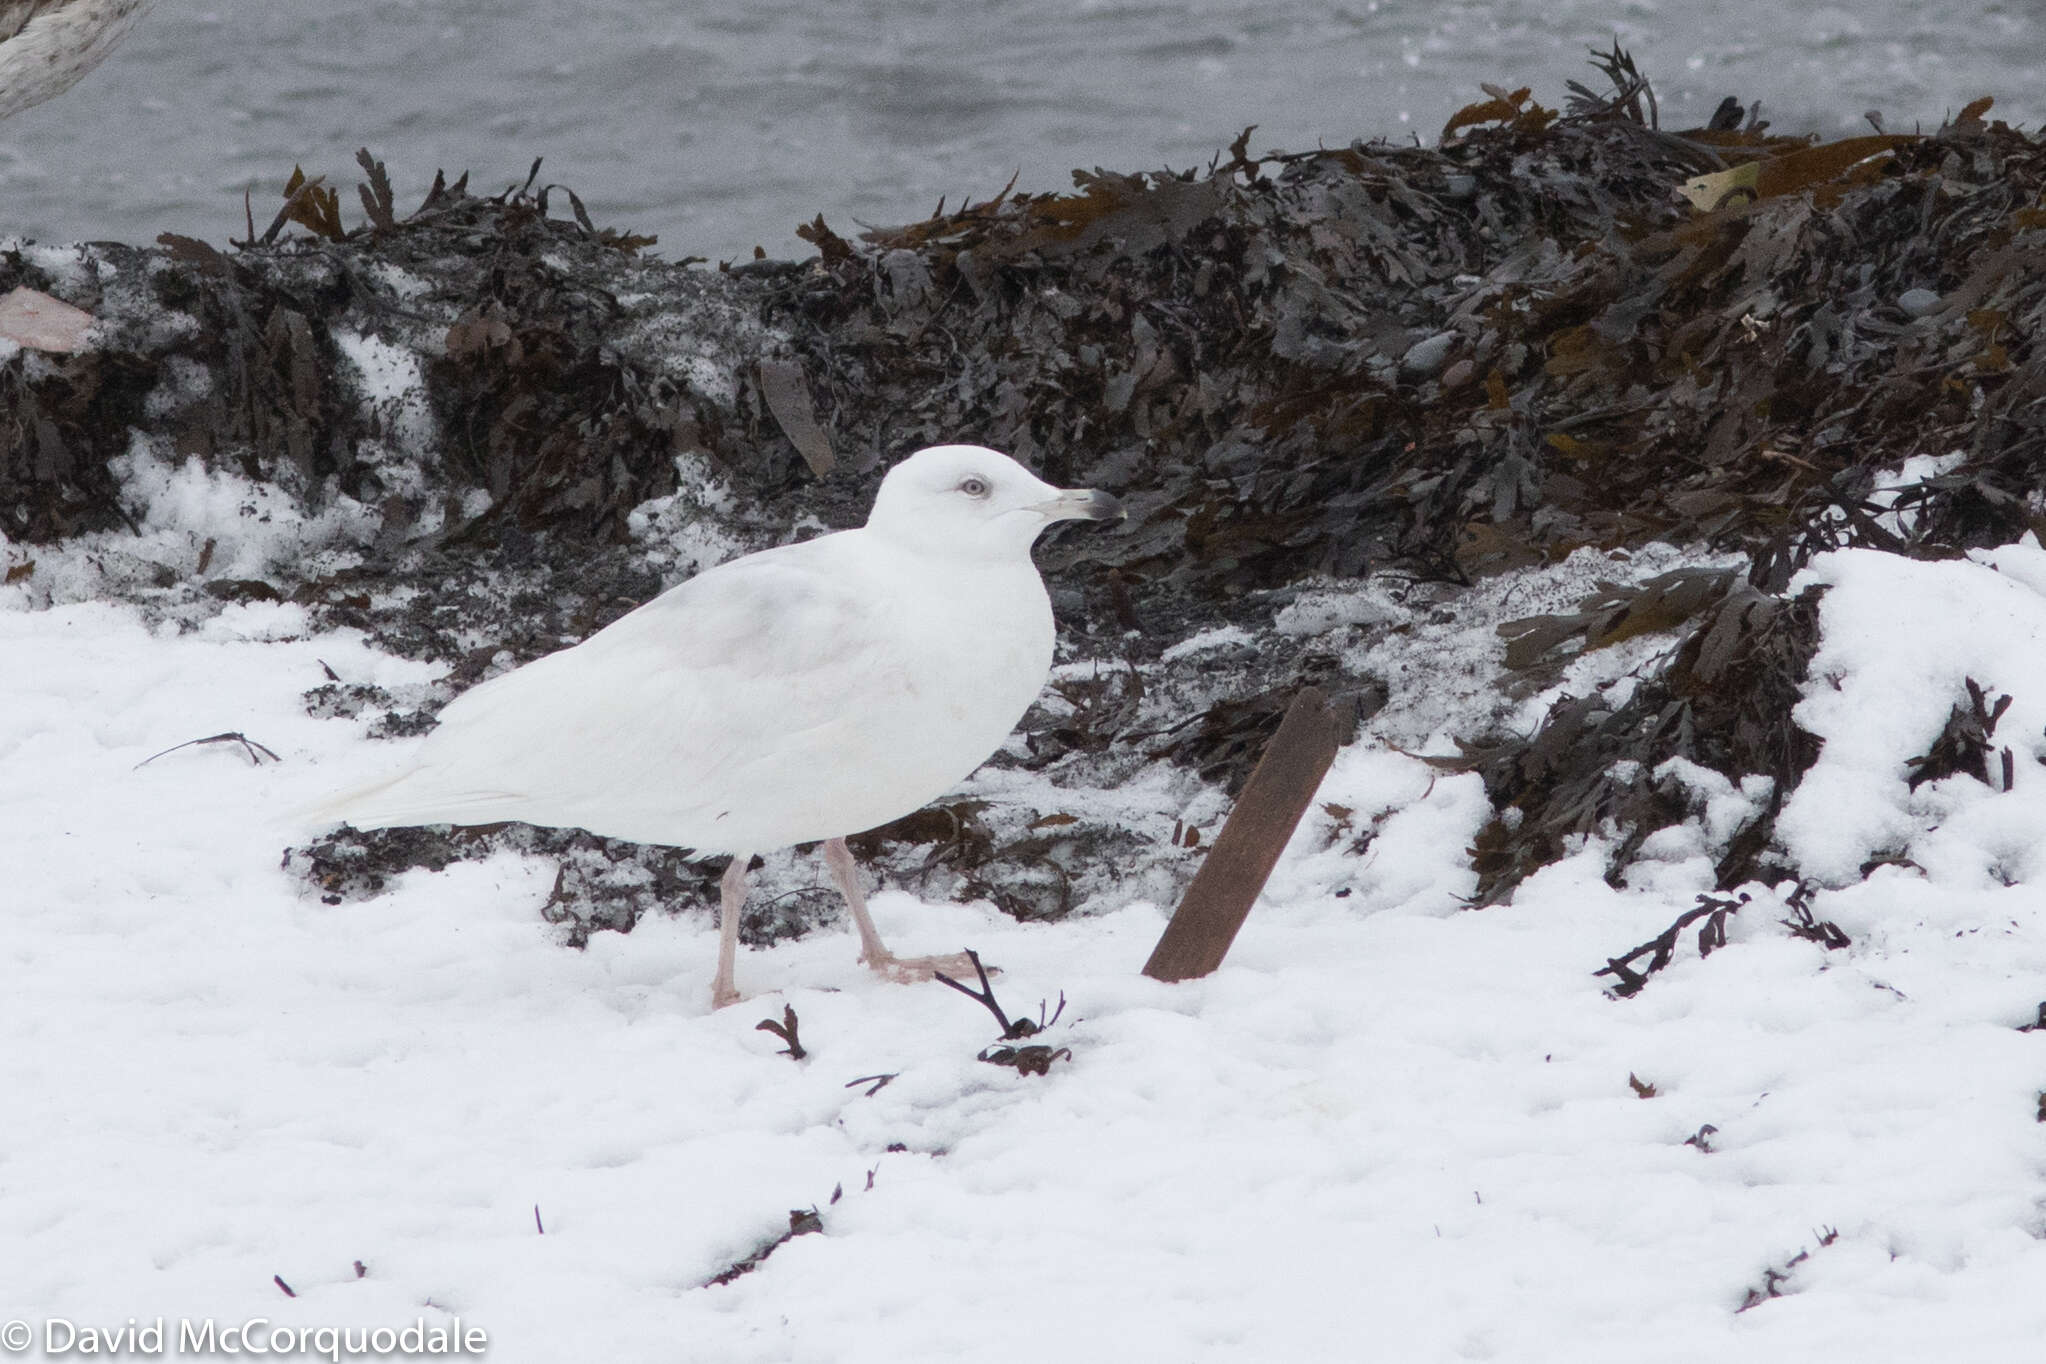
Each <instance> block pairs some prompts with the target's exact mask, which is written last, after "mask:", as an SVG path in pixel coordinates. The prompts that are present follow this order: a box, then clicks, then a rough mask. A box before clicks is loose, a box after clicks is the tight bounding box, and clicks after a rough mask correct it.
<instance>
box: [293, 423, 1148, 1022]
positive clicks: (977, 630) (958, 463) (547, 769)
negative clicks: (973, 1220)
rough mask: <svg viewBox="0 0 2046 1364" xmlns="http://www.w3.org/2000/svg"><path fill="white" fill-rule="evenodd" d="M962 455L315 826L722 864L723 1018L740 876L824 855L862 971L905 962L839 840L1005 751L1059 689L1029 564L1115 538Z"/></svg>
mask: <svg viewBox="0 0 2046 1364" xmlns="http://www.w3.org/2000/svg"><path fill="white" fill-rule="evenodd" d="M1121 515H1122V507H1121V505H1120V504H1119V503H1118V502H1116V500H1115V499H1114V498H1112V497H1110V496H1109V495H1108V494H1106V493H1101V492H1094V491H1091V490H1085V489H1083V490H1079V491H1062V490H1060V489H1058V488H1054V487H1052V486H1051V485H1050V484H1048V483H1045V482H1043V481H1042V480H1040V479H1038V478H1036V477H1034V476H1033V475H1031V474H1030V473H1029V472H1028V471H1027V470H1025V469H1024V468H1023V467H1022V466H1021V465H1019V464H1017V463H1016V462H1015V461H1014V460H1012V459H1010V458H1009V457H1008V456H1006V455H1002V454H998V453H996V452H995V451H993V450H987V449H982V448H981V447H979V446H972V445H941V446H937V447H934V448H932V449H928V450H921V451H919V452H917V453H916V454H914V455H912V456H910V457H909V458H908V459H906V460H904V461H902V463H900V464H898V465H896V466H895V467H894V468H893V469H890V470H889V471H888V475H887V477H886V478H884V479H883V480H882V483H881V491H880V493H879V494H878V495H877V496H876V497H875V499H874V507H873V511H872V512H871V513H870V514H869V516H868V517H867V524H866V525H865V526H864V527H862V528H860V529H858V530H846V531H839V532H837V533H835V534H831V535H823V536H819V537H817V538H816V539H814V540H808V541H805V542H803V543H801V544H794V545H783V546H780V547H778V548H775V549H768V550H762V551H761V552H760V553H758V554H749V555H746V556H745V557H743V558H740V559H735V560H732V561H731V562H729V563H725V564H720V565H718V566H717V567H715V568H712V569H709V570H707V571H705V572H703V573H700V574H698V575H697V576H696V577H694V578H692V579H690V580H689V581H688V582H685V583H683V584H681V585H680V586H678V587H675V588H672V589H670V590H669V591H667V592H664V593H662V594H661V595H660V596H658V597H656V598H654V599H653V600H652V601H650V602H648V603H646V604H645V605H644V606H641V607H640V608H639V609H637V610H635V611H633V612H631V613H630V614H628V615H626V616H623V617H621V618H620V619H619V620H617V621H615V622H613V623H612V624H611V625H609V626H607V627H605V628H604V629H603V630H600V631H598V632H597V633H596V634H594V635H592V636H591V637H590V638H588V639H586V640H584V641H583V642H582V643H581V644H578V645H576V646H574V647H573V648H569V649H564V650H562V651H561V652H559V653H556V654H550V655H548V656H547V657H545V658H542V659H538V660H536V661H534V662H532V663H529V664H527V665H526V666H525V667H523V668H519V669H517V670H516V671H513V672H510V673H506V674H505V675H503V676H502V677H497V678H493V679H491V680H490V681H488V682H485V683H483V684H481V685H480V686H477V687H474V688H472V689H470V690H469V691H467V692H465V693H463V694H462V695H461V696H459V697H457V698H456V699H455V700H454V701H453V702H451V703H449V705H448V706H447V708H446V709H445V710H444V711H442V712H441V717H440V727H439V728H438V729H436V730H434V731H433V733H432V734H430V735H428V736H427V738H426V740H425V741H424V743H423V744H422V745H421V746H420V749H419V752H418V754H417V756H416V757H415V758H414V759H413V761H412V764H411V765H410V766H409V767H407V768H406V769H405V770H404V771H402V772H400V773H398V774H397V775H396V776H394V777H392V778H390V779H389V780H386V781H382V782H378V783H376V784H375V785H373V786H369V787H365V788H363V789H361V790H358V791H353V792H350V793H347V794H345V795H342V796H339V797H337V798H335V799H334V800H333V801H331V802H329V803H327V804H325V805H323V806H322V807H320V809H319V811H318V814H320V815H321V816H324V817H326V818H329V819H340V820H345V821H346V822H348V823H350V824H353V825H355V826H356V827H357V828H362V829H374V828H385V827H390V826H394V825H408V824H471V825H473V824H494V823H497V822H499V821H503V820H520V821H523V822H525V823H528V824H544V825H553V826H562V827H572V828H580V829H587V830H589V831H590V832H591V833H595V834H601V835H604V836H605V837H609V838H623V839H630V840H632V841H634V842H640V843H661V844H669V845H673V846H676V847H685V848H690V849H694V850H695V851H697V852H703V853H730V854H732V861H731V865H730V866H729V867H728V868H727V870H726V872H725V875H724V881H723V884H722V896H721V910H722V914H721V924H720V928H721V931H720V936H719V944H718V967H717V976H716V979H715V980H714V982H713V983H712V987H711V1000H712V1004H713V1007H721V1006H723V1005H725V1004H729V1003H731V1002H733V1001H734V1000H736V999H737V998H738V997H739V996H738V992H737V989H736V988H735V986H734V984H733V979H732V968H733V959H734V956H735V952H736V948H737V944H738V935H739V910H740V907H741V906H742V905H743V903H744V901H745V897H746V870H747V864H748V863H749V861H750V860H751V858H752V856H753V854H754V853H756V852H765V851H768V850H770V849H774V848H779V847H785V846H787V845H789V844H793V843H808V842H813V841H817V840H822V841H823V843H824V861H825V864H826V866H828V867H829V868H830V870H831V875H832V879H833V880H834V881H836V882H837V884H838V888H839V890H840V891H841V892H842V893H843V894H844V896H845V899H846V904H847V905H848V906H849V907H850V908H851V910H852V915H853V921H854V923H855V924H856V925H857V926H858V929H859V935H860V947H861V953H860V958H861V960H862V961H864V962H865V963H866V964H867V965H868V966H871V967H873V968H874V969H875V970H877V971H879V972H882V973H883V974H884V975H887V976H889V977H891V978H893V979H897V980H914V979H923V978H927V977H928V976H929V975H930V974H931V972H932V971H934V970H947V971H957V970H961V969H964V968H965V966H966V963H965V961H964V960H963V958H959V957H950V956H948V957H923V958H901V957H897V956H895V955H894V954H893V953H891V952H889V950H888V949H887V947H886V946H884V945H883V944H882V942H881V936H880V934H879V933H878V932H877V931H876V930H875V928H874V922H873V919H872V918H871V917H870V916H869V915H868V913H867V906H866V898H865V895H864V894H863V893H862V891H861V888H860V884H859V878H858V874H857V870H856V868H855V867H854V864H853V858H852V853H851V851H850V850H848V849H847V847H846V845H845V836H846V835H847V834H854V833H859V832H861V831H862V830H866V829H871V828H874V827H876V826H878V825H882V824H886V823H888V822H889V821H890V820H893V819H899V818H900V817H902V816H903V815H906V814H909V813H911V812H912V811H914V810H917V809H918V808H920V807H922V806H923V805H925V804H926V803H928V802H929V801H931V800H932V799H934V798H936V797H937V796H940V795H942V794H944V793H945V792H946V791H947V790H949V789H950V788H951V787H952V786H954V785H955V784H956V783H958V782H959V781H960V780H961V779H962V778H964V777H965V776H966V775H967V774H968V773H970V772H972V771H973V769H974V768H976V767H978V766H980V764H981V763H982V762H983V761H985V760H986V759H987V757H988V755H989V754H991V753H993V752H994V751H995V749H996V748H998V747H1000V746H1001V743H1002V741H1003V740H1004V739H1005V738H1007V737H1008V735H1009V733H1010V731H1011V730H1013V729H1014V728H1015V727H1016V722H1017V721H1018V720H1020V719H1022V718H1023V713H1024V711H1026V710H1027V709H1029V707H1030V703H1031V702H1032V701H1033V700H1035V699H1036V697H1037V694H1038V692H1039V691H1040V690H1042V688H1043V686H1044V682H1045V678H1046V677H1047V676H1048V675H1049V673H1050V670H1051V660H1052V630H1053V627H1052V615H1051V602H1050V599H1049V598H1048V597H1047V596H1046V595H1045V591H1044V581H1043V579H1042V578H1040V577H1039V576H1038V573H1037V566H1036V564H1034V563H1033V562H1032V561H1031V558H1030V547H1031V545H1032V544H1033V543H1034V542H1035V541H1036V539H1037V536H1038V534H1039V533H1040V532H1041V531H1043V530H1044V528H1045V527H1046V526H1048V525H1050V524H1051V523H1053V522H1055V521H1062V520H1068V519H1074V518H1082V519H1090V520H1106V519H1110V518H1116V517H1120V516H1121Z"/></svg>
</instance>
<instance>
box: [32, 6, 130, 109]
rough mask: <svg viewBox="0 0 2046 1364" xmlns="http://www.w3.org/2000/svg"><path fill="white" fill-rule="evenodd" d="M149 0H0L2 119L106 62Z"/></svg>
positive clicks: (75, 80)
mask: <svg viewBox="0 0 2046 1364" xmlns="http://www.w3.org/2000/svg"><path fill="white" fill-rule="evenodd" d="M150 3H151V0H0V118H6V117H7V116H8V115H9V114H14V113H19V112H21V111H22V110H23V109H26V108H28V107H29V106H30V105H34V104H41V103H42V102H43V101H44V100H46V99H49V98H51V97H52V96H54V95H61V94H63V93H64V92H65V91H66V90H68V89H70V88H71V86H73V85H74V84H76V83H77V81H78V79H79V77H81V76H83V75H84V74H85V73H86V72H88V71H90V70H92V68H94V67H95V66H98V65H99V64H100V63H101V62H103V61H105V60H106V57H107V53H109V52H112V51H113V50H114V47H115V46H116V45H117V44H118V43H119V42H120V41H121V39H122V38H124V37H126V36H127V34H128V30H129V29H130V28H132V27H133V26H134V24H135V21H136V20H137V19H140V18H141V17H142V12H143V11H144V10H146V9H148V8H149V6H150Z"/></svg>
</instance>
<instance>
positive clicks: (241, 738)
mask: <svg viewBox="0 0 2046 1364" xmlns="http://www.w3.org/2000/svg"><path fill="white" fill-rule="evenodd" d="M194 744H240V745H241V746H242V752H244V753H246V754H248V755H249V762H250V763H252V764H253V765H255V766H257V767H261V766H262V765H263V759H264V758H268V759H269V760H270V761H271V762H273V763H275V762H283V761H284V760H283V759H282V758H280V757H278V756H277V755H276V754H275V753H273V752H271V751H270V750H269V749H268V748H266V747H264V746H263V745H262V744H259V743H257V742H256V741H255V740H254V739H251V738H250V737H249V736H248V735H246V734H243V733H242V732H241V731H240V730H230V731H229V732H228V733H226V734H209V735H207V736H206V737H205V738H203V739H187V740H185V741H184V742H183V743H181V744H172V745H171V746H170V747H169V748H166V749H165V750H163V753H152V754H150V755H149V756H148V757H146V758H144V759H143V760H142V761H141V762H139V763H136V764H135V769H134V770H135V771H137V772H139V771H141V770H142V769H143V768H145V767H147V766H149V764H151V763H153V762H155V761H156V760H157V759H158V758H161V757H163V756H164V754H165V753H175V752H177V751H178V750H179V749H181V748H190V747H191V746H192V745H194Z"/></svg>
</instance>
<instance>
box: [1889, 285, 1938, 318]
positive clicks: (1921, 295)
mask: <svg viewBox="0 0 2046 1364" xmlns="http://www.w3.org/2000/svg"><path fill="white" fill-rule="evenodd" d="M1897 306H1898V307H1899V308H1902V309H1903V310H1904V312H1905V313H1906V314H1907V315H1909V316H1911V317H1924V316H1926V315H1927V314H1929V313H1936V312H1938V311H1939V309H1940V298H1939V295H1938V294H1936V293H1934V292H1933V291H1932V290H1930V289H1906V290H1905V291H1904V292H1903V293H1901V294H1898V295H1897Z"/></svg>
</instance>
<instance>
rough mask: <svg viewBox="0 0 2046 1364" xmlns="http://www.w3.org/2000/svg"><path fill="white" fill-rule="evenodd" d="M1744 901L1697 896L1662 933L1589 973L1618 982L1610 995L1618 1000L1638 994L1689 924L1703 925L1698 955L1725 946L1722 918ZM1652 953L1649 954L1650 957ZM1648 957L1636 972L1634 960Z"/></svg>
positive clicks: (1671, 953)
mask: <svg viewBox="0 0 2046 1364" xmlns="http://www.w3.org/2000/svg"><path fill="white" fill-rule="evenodd" d="M1747 902H1748V896H1747V894H1746V893H1745V892H1743V893H1742V894H1740V895H1739V896H1725V895H1700V896H1699V897H1698V903H1697V904H1696V905H1695V906H1693V907H1692V908H1690V909H1687V910H1685V911H1684V912H1683V913H1682V914H1679V915H1678V916H1677V921H1676V922H1675V923H1673V924H1671V925H1670V926H1669V927H1668V928H1665V929H1664V930H1663V931H1662V932H1660V933H1658V934H1656V935H1655V936H1654V937H1653V938H1650V939H1649V940H1648V941H1647V942H1645V943H1642V944H1641V945H1640V946H1639V947H1637V948H1635V949H1634V950H1633V951H1631V952H1628V953H1625V954H1623V955H1621V956H1617V957H1608V958H1607V959H1606V964H1605V965H1604V966H1601V967H1600V968H1599V969H1598V970H1596V971H1593V972H1592V974H1593V975H1595V976H1612V977H1613V978H1614V979H1615V980H1617V981H1618V982H1619V983H1618V984H1617V985H1615V986H1613V989H1612V993H1613V994H1615V995H1617V996H1618V997H1620V998H1621V999H1626V998H1629V997H1630V996H1633V995H1637V994H1639V993H1641V987H1642V986H1644V985H1646V984H1647V983H1648V978H1649V977H1650V976H1652V975H1654V974H1655V973H1656V972H1657V971H1660V970H1661V969H1662V968H1663V967H1665V966H1667V965H1669V963H1670V958H1671V957H1673V956H1675V955H1676V950H1677V934H1679V933H1681V932H1683V930H1684V929H1685V928H1686V927H1687V926H1689V925H1690V924H1693V923H1696V922H1697V921H1698V920H1700V919H1703V920H1704V921H1705V926H1704V927H1703V928H1700V929H1699V930H1698V955H1699V956H1701V957H1709V956H1711V955H1712V954H1713V952H1714V951H1715V950H1717V949H1719V948H1722V947H1724V946H1726V916H1727V915H1729V914H1733V913H1736V912H1737V911H1739V909H1740V907H1741V906H1742V905H1744V904H1746V903H1747ZM1651 954H1652V955H1651ZM1644 956H1646V957H1648V958H1649V961H1648V965H1647V966H1645V967H1643V968H1641V969H1640V970H1636V969H1635V968H1634V962H1635V960H1636V959H1637V958H1640V957H1644Z"/></svg>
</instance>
